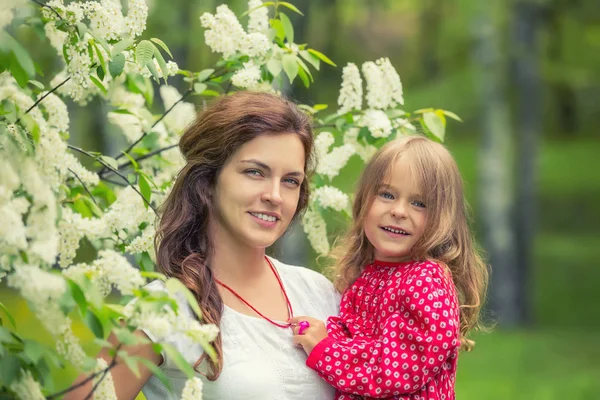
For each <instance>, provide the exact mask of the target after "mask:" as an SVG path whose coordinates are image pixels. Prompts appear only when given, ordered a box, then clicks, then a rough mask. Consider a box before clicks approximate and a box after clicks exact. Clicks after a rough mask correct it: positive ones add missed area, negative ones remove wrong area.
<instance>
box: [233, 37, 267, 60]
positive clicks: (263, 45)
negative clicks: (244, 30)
mask: <svg viewBox="0 0 600 400" xmlns="http://www.w3.org/2000/svg"><path fill="white" fill-rule="evenodd" d="M270 49H271V41H270V40H269V38H268V37H267V36H265V35H264V34H262V33H259V32H253V33H249V34H247V35H245V36H244V38H243V40H242V42H241V45H240V48H239V49H238V51H239V52H240V53H242V54H245V55H247V56H249V57H256V58H264V57H265V56H266V55H267V52H268V51H269V50H270Z"/></svg>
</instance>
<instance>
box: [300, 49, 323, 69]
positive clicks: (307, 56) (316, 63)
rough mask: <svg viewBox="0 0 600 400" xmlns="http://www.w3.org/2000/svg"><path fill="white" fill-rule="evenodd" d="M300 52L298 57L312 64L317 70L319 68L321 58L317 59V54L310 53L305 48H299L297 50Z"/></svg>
mask: <svg viewBox="0 0 600 400" xmlns="http://www.w3.org/2000/svg"><path fill="white" fill-rule="evenodd" d="M298 53H299V54H300V57H302V58H304V59H305V60H306V61H307V62H308V63H310V65H312V66H313V67H314V68H315V69H316V70H317V71H318V70H319V68H320V67H321V60H319V59H318V58H317V56H314V55H312V54H310V53H309V52H308V51H306V50H300V51H299V52H298Z"/></svg>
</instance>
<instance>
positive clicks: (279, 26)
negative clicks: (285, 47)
mask: <svg viewBox="0 0 600 400" xmlns="http://www.w3.org/2000/svg"><path fill="white" fill-rule="evenodd" d="M270 22H271V27H272V28H273V29H275V32H276V36H277V37H278V38H279V39H281V40H283V39H285V29H283V23H282V22H281V21H280V20H278V19H271V20H270Z"/></svg>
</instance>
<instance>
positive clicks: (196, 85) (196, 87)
mask: <svg viewBox="0 0 600 400" xmlns="http://www.w3.org/2000/svg"><path fill="white" fill-rule="evenodd" d="M207 87H208V86H207V85H206V83H194V92H196V93H198V94H202V92H204V91H205V90H206V88H207Z"/></svg>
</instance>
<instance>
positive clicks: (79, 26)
mask: <svg viewBox="0 0 600 400" xmlns="http://www.w3.org/2000/svg"><path fill="white" fill-rule="evenodd" d="M75 26H76V27H77V34H78V35H79V37H80V38H81V39H83V37H84V36H85V34H86V33H87V31H88V27H87V26H86V25H85V24H82V23H81V22H78V23H77V24H75Z"/></svg>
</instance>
